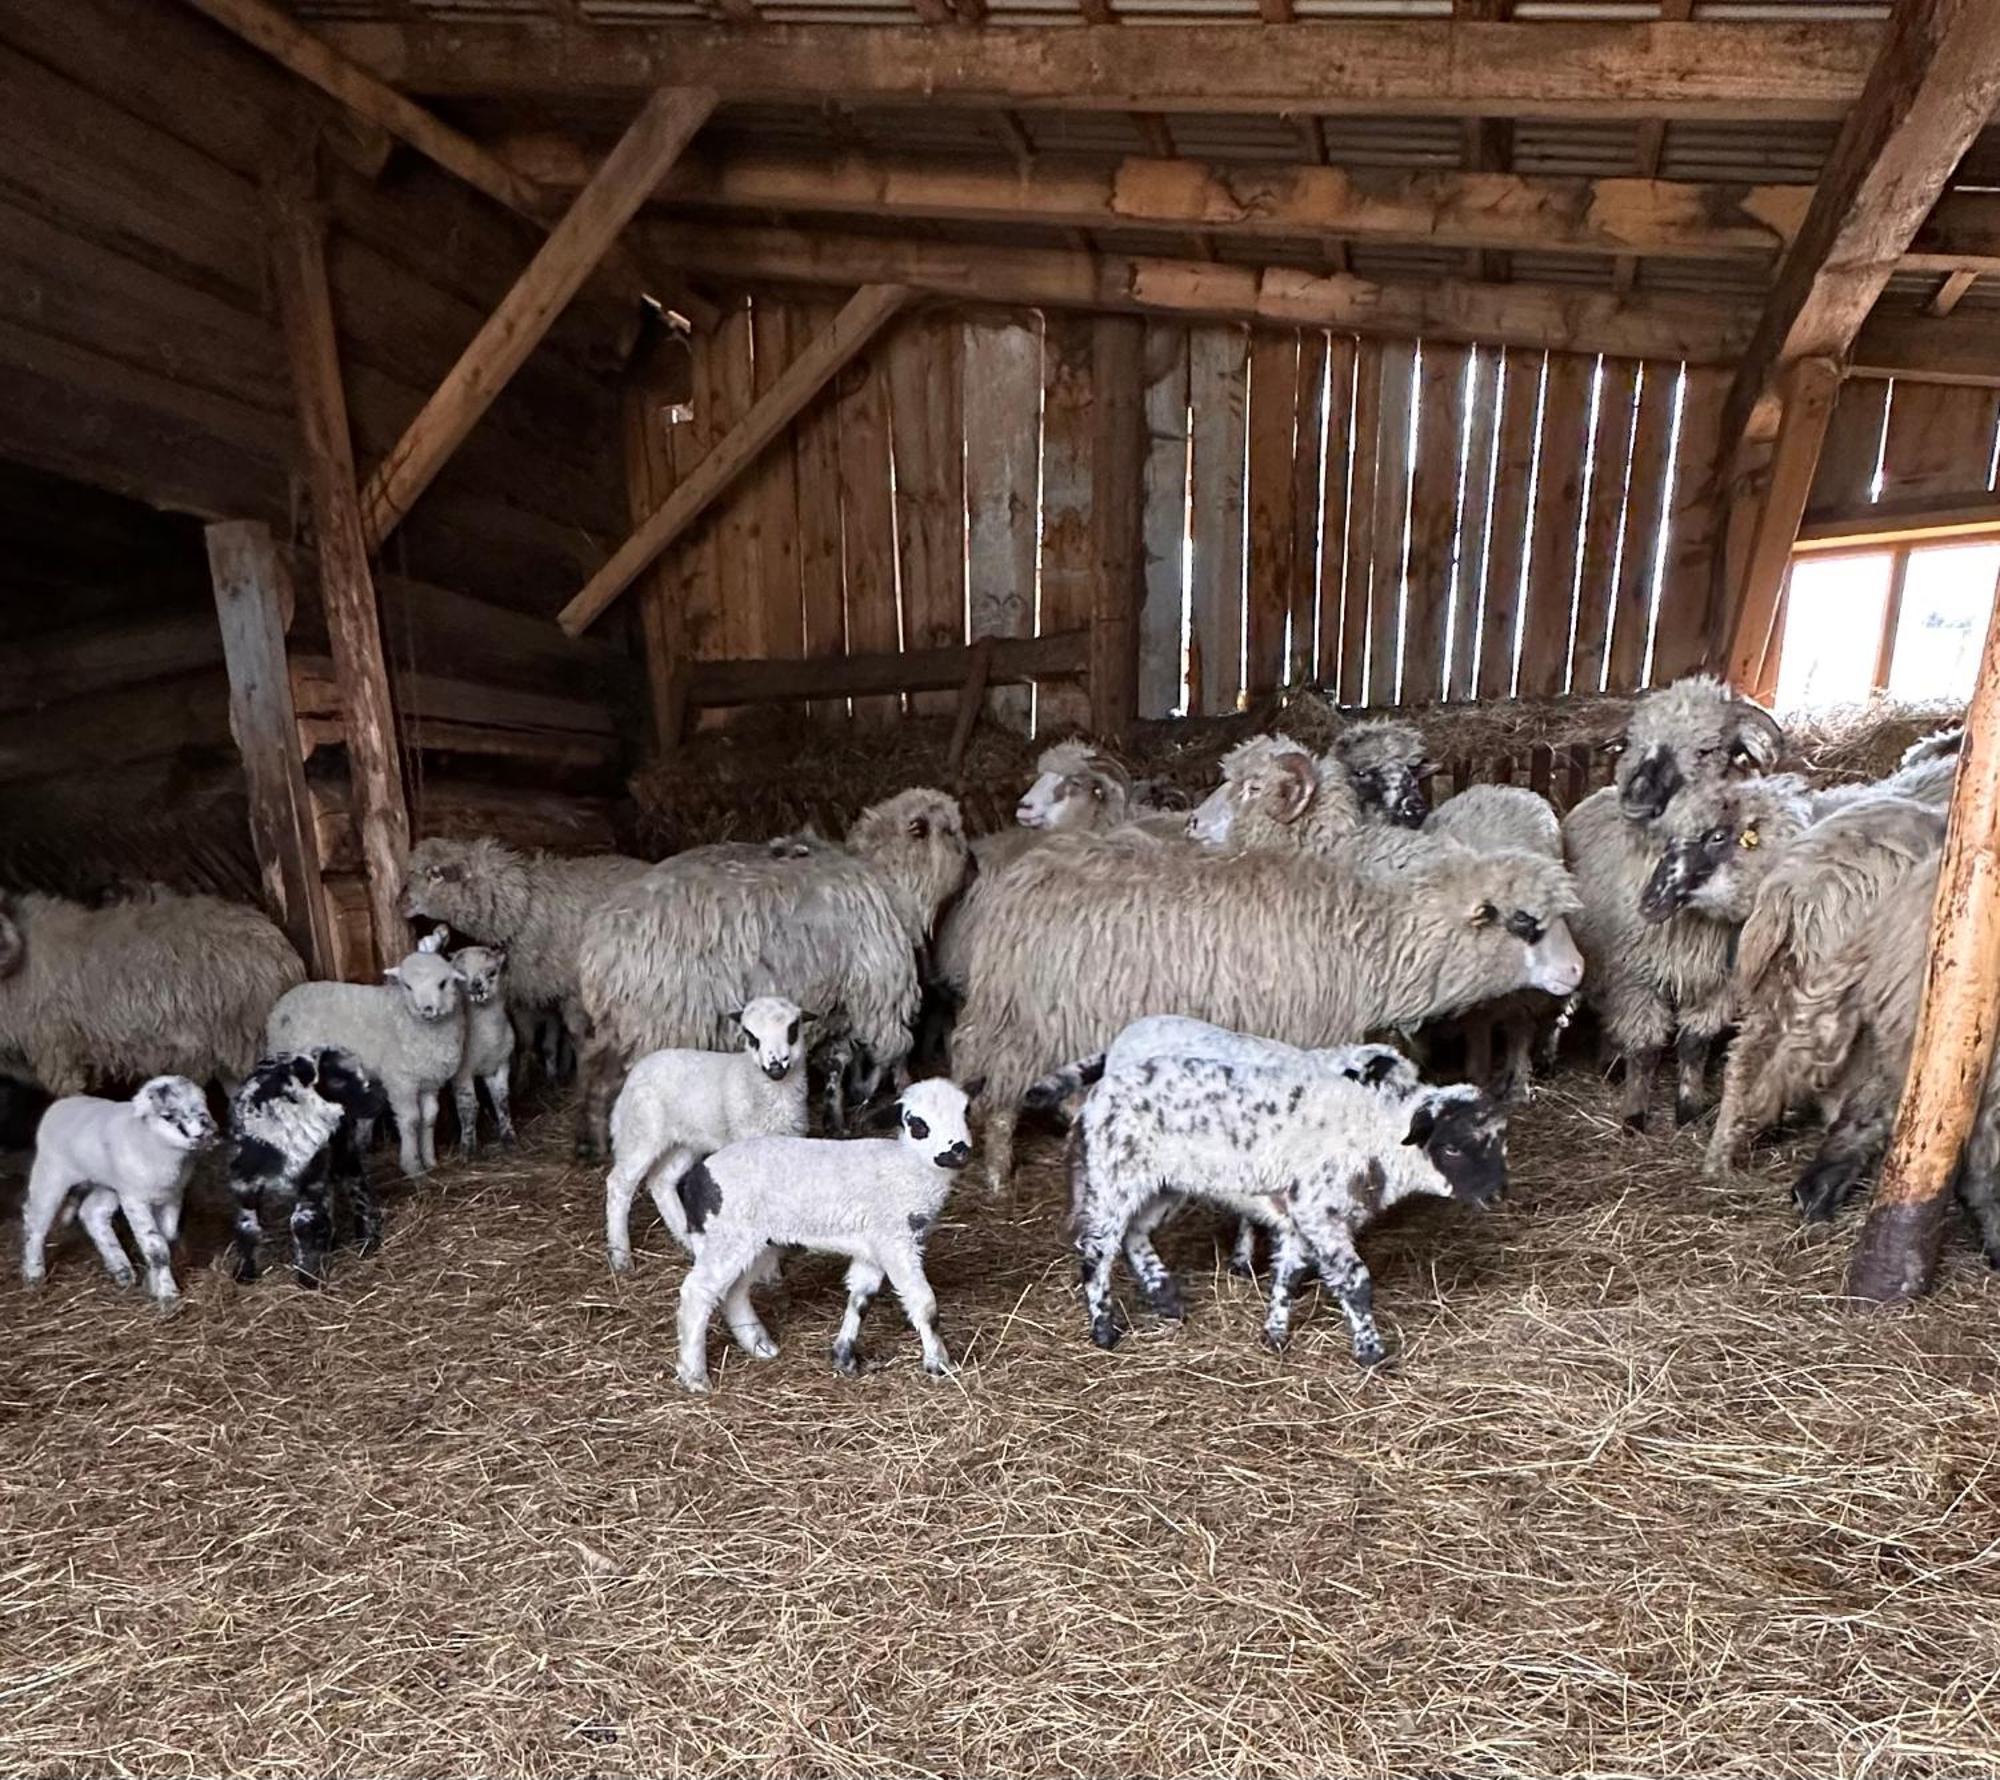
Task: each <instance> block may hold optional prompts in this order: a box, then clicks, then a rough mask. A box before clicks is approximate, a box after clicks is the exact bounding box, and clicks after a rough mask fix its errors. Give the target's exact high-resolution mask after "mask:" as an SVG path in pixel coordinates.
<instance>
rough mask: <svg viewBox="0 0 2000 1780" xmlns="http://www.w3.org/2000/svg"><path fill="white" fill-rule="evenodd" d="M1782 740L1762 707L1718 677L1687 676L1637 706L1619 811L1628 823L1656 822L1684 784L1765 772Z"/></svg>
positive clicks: (1624, 750)
mask: <svg viewBox="0 0 2000 1780" xmlns="http://www.w3.org/2000/svg"><path fill="white" fill-rule="evenodd" d="M1784 745H1785V732H1784V730H1783V729H1782V728H1780V727H1779V724H1778V720H1777V719H1776V718H1775V717H1773V716H1772V715H1771V713H1770V712H1769V711H1767V710H1765V709H1764V707H1763V706H1762V705H1759V704H1756V703H1753V702H1752V701H1751V700H1749V699H1747V698H1738V697H1736V695H1735V694H1734V693H1732V692H1731V691H1730V690H1729V688H1728V687H1727V686H1725V685H1723V683H1722V682H1721V681H1720V680H1718V679H1716V678H1715V676H1714V675H1713V674H1690V675H1688V676H1687V677H1686V678H1685V679H1681V680H1676V681H1675V682H1674V683H1673V684H1672V685H1671V686H1663V687H1661V688H1660V689H1659V690H1658V691H1655V692H1649V693H1647V694H1646V696H1645V697H1644V698H1642V699H1640V700H1639V702H1638V703H1637V704H1636V705H1634V706H1633V707H1632V715H1631V717H1630V718H1628V719H1627V721H1626V724H1625V734H1624V738H1623V740H1622V741H1621V742H1620V743H1619V744H1618V747H1619V760H1618V808H1619V810H1620V811H1621V812H1622V813H1623V815H1624V817H1625V819H1626V820H1627V821H1628V822H1657V821H1658V820H1659V819H1660V817H1661V816H1662V815H1663V814H1665V812H1666V808H1667V805H1668V804H1670V803H1671V802H1672V801H1673V797H1674V793H1675V792H1677V791H1679V790H1680V789H1681V788H1682V787H1683V786H1684V785H1706V784H1713V783H1717V782H1719V781H1721V780H1723V779H1727V778H1732V777H1739V776H1741V775H1743V774H1746V773H1767V772H1769V771H1770V770H1771V769H1772V768H1773V767H1774V766H1776V765H1777V764H1778V755H1779V753H1780V752H1781V751H1782V750H1783V748H1784Z"/></svg>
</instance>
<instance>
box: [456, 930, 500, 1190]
mask: <svg viewBox="0 0 2000 1780" xmlns="http://www.w3.org/2000/svg"><path fill="white" fill-rule="evenodd" d="M451 962H452V967H453V968H454V969H455V970H456V971H457V972H458V974H459V977H460V979H461V980H462V981H463V983H464V985H465V1049H464V1051H463V1053H462V1054H461V1055H460V1057H459V1060H458V1073H457V1074H456V1075H455V1076H453V1077H452V1081H451V1097H452V1101H453V1103H454V1104H455V1105H456V1106H457V1108H458V1153H459V1154H460V1155H461V1156H463V1157H465V1158H467V1159H468V1160H469V1159H470V1158H472V1157H473V1156H476V1155H477V1154H478V1153H479V1089H480V1087H481V1085H482V1084H483V1085H484V1086H485V1089H486V1098H487V1099H488V1100H489V1101H491V1102H492V1105H493V1129H494V1131H495V1133H496V1134H497V1135H498V1136H499V1139H500V1141H501V1143H503V1144H505V1145H508V1146H509V1147H511V1146H512V1144H513V1142H514V1115H513V1111H512V1109H511V1108H510V1106H509V1104H508V1080H509V1077H510V1076H511V1075H512V1073H513V1063H514V1037H515V1035H514V1022H513V1019H512V1018H511V1016H510V1014H509V1012H508V1007H507V948H506V947H505V946H460V947H459V949H458V950H457V951H456V952H454V953H452V955H451Z"/></svg>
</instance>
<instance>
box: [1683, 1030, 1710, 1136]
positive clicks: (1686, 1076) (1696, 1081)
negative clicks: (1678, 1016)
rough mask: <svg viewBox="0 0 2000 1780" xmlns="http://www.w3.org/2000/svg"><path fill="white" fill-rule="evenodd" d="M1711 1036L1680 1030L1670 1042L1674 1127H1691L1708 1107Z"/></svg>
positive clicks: (1707, 1033) (1705, 1033)
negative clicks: (1672, 1054) (1672, 1042)
mask: <svg viewBox="0 0 2000 1780" xmlns="http://www.w3.org/2000/svg"><path fill="white" fill-rule="evenodd" d="M1714 1042H1715V1034H1714V1033H1713V1032H1697V1031H1695V1030H1694V1029H1693V1028H1692V1027H1688V1026H1683V1027H1682V1028H1681V1031H1680V1036H1679V1037H1678V1038H1676V1039H1675V1040H1674V1124H1675V1126H1676V1127H1680V1126H1683V1125H1692V1124H1693V1123H1694V1122H1695V1120H1696V1119H1698V1118H1700V1117H1701V1115H1702V1113H1703V1112H1704V1111H1705V1110H1706V1109H1707V1105H1708V1047H1709V1046H1710V1045H1711V1044H1713V1043H1714Z"/></svg>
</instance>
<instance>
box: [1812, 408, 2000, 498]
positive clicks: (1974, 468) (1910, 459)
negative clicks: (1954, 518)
mask: <svg viewBox="0 0 2000 1780" xmlns="http://www.w3.org/2000/svg"><path fill="white" fill-rule="evenodd" d="M1996 434H2000V390H1991V389H1970V388H1962V387H1960V386H1958V385H1955V384H1944V383H1915V382H1911V381H1909V380H1908V379H1904V378H1898V379H1896V380H1895V381H1894V382H1893V383H1892V382H1888V381H1886V380H1882V379H1877V378H1872V377H1857V378H1852V379H1850V380H1849V381H1848V382H1847V383H1846V384H1844V385H1843V386H1842V387H1841V391H1840V400H1839V402H1838V404H1837V405H1836V406H1835V408H1834V411H1833V419H1832V420H1831V421H1830V422H1829V423H1828V425H1827V432H1826V443H1825V445H1824V446H1823V447H1822V448H1821V450H1820V456H1819V469H1818V471H1817V473H1816V474H1815V475H1814V477H1813V488H1812V497H1811V499H1810V500H1809V501H1808V503H1807V508H1806V510H1807V512H1808V514H1810V515H1815V516H1817V515H1824V514H1828V513H1842V512H1852V511H1853V510H1854V509H1856V508H1860V507H1866V506H1869V505H1872V504H1874V503H1875V502H1877V501H1880V502H1882V503H1894V504H1897V505H1900V506H1904V507H1909V508H1915V509H1921V508H1923V507H1927V506H1935V507H1940V508H1947V507H1963V506H1967V505H1969V504H1972V503H1974V502H1977V501H1980V500H1983V499H1985V498H1986V497H1987V496H1988V495H1989V494H1990V493H1991V492H1992V489H1993V474H1992V472H1993V457H1994V448H1995V438H1996ZM1878 474H1879V475H1880V478H1881V483H1880V488H1879V490H1878V489H1877V486H1876V477H1877V475H1878Z"/></svg>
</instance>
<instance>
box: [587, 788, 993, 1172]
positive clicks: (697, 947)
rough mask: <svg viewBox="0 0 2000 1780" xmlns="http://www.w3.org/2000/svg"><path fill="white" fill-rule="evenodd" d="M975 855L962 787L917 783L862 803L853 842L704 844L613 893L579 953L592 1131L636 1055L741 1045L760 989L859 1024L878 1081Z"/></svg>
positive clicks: (590, 1140)
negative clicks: (737, 1037) (935, 932)
mask: <svg viewBox="0 0 2000 1780" xmlns="http://www.w3.org/2000/svg"><path fill="white" fill-rule="evenodd" d="M968 857H969V853H968V849H967V846H966V840H965V825H964V822H963V820H962V818H961V817H960V815H959V809H958V804H957V803H956V801H955V800H953V799H952V798H950V797H947V796H946V795H945V794H944V793H943V792H941V791H932V790H925V789H917V790H910V791H903V792H899V793H897V795H896V796H894V797H892V798H889V799H887V800H886V801H884V802H882V803H879V804H876V805H875V806H874V807H873V808H871V809H868V810H864V811H863V812H862V813H861V815H860V816H859V817H858V818H857V819H856V821H855V823H854V825H853V826H852V827H851V828H850V829H849V830H848V831H847V839H846V842H845V844H844V845H843V846H841V847H838V848H835V847H832V846H830V845H827V844H825V843H821V844H819V845H817V846H811V847H808V848H807V849H806V850H805V851H804V853H803V855H802V856H796V857H778V856H774V854H773V852H772V850H771V849H770V848H768V847H765V846H752V845H742V844H736V845H726V846H720V847H698V848H696V849H695V850H694V851H692V852H688V853H682V854H679V855H678V856H676V857H675V858H672V859H668V860H664V861H662V862H661V863H660V864H659V865H656V866H654V867H653V868H652V870H651V871H649V872H647V873H646V875H645V876H644V877H642V878H640V879H638V880H637V881H636V882H634V883H632V884H629V885H627V886H626V887H625V888H624V889H623V890H622V891H620V892H618V893H617V894H616V895H614V896H612V897H610V898H609V899H607V901H606V902H605V903H604V904H603V905H602V906H601V907H600V908H599V909H598V910H597V912H596V913H595V914H594V915H593V916H592V917H591V918H590V920H589V921H588V922H587V923H586V924H585V928H584V939H583V946H582V950H581V953H580V955H579V969H580V976H581V984H582V994H583V1007H584V1013H585V1015H586V1017H587V1019H588V1020H589V1022H590V1026H591V1039H590V1048H589V1051H588V1052H587V1054H586V1056H585V1060H584V1068H583V1071H582V1074H583V1078H584V1092H583V1103H582V1105H581V1107H580V1108H579V1114H578V1117H579V1128H578V1144H579V1147H580V1148H581V1149H582V1150H584V1151H585V1153H595V1152H596V1150H597V1149H599V1148H600V1147H601V1144H602V1140H603V1138H604V1137H605V1135H606V1124H607V1118H608V1114H609V1111H610V1106H611V1100H612V1096H613V1095H614V1094H615V1092H616V1090H617V1086H618V1082H619V1080H620V1078H621V1077H622V1075H623V1073H624V1070H625V1067H626V1065H627V1063H628V1062H629V1061H630V1059H632V1058H633V1057H636V1056H640V1055H642V1054H643V1053H645V1052H647V1051H663V1050H722V1049H726V1048H728V1046H729V1045H730V1044H731V1043H732V1042H733V1039H732V1033H733V1028H734V1026H735V1021H736V1015H737V1011H738V1010H739V1009H740V1008H741V1007H742V1006H743V1005H744V1003H745V1002H747V1001H749V1000H750V999H751V998H752V997H753V996H757V995H766V994H778V995H784V996H786V997H788V998H789V999H790V1000H792V1001H795V1002H797V1003H798V1004H799V1005H800V1006H801V1007H809V1008H813V1009H815V1010H817V1011H818V1012H819V1013H820V1014H821V1015H822V1016H823V1018H824V1020H825V1021H826V1023H827V1030H828V1031H829V1032H831V1033H838V1034H844V1035H846V1036H848V1037H850V1038H851V1039H852V1040H853V1042H854V1043H855V1044H857V1045H858V1046H859V1047H860V1049H861V1050H862V1052H863V1053H864V1054H865V1058H866V1066H867V1074H868V1076H869V1077H870V1078H872V1079H871V1080H869V1081H867V1082H865V1083H864V1086H867V1087H868V1088H870V1090H871V1091H872V1086H873V1082H874V1081H879V1079H880V1077H881V1075H882V1073H883V1072H885V1071H888V1070H892V1069H894V1068H896V1067H897V1066H898V1065H899V1064H900V1063H901V1062H902V1061H903V1059H904V1057H905V1056H906V1055H907V1054H908V1052H909V1049H910V1036H911V1026H912V1024H913V1022H914V1021H915V1019H916V1015H917V1009H918V1004H919V1001H920V998H921V990H920V987H919V983H918V977H917V950H918V948H919V947H920V946H921V945H922V944H923V943H924V942H925V941H926V940H927V939H928V937H929V935H930V932H931V928H932V926H933V924H934V923H935V922H936V920H937V916H938V911H939V910H940V909H941V908H942V907H943V906H944V904H945V903H946V902H947V901H948V900H949V899H950V898H951V897H952V896H953V895H954V894H955V893H956V892H957V890H958V887H959V885H960V884H961V883H962V882H963V881H964V878H965V872H966V862H967V859H968ZM864 1098H865V1096H864Z"/></svg>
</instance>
